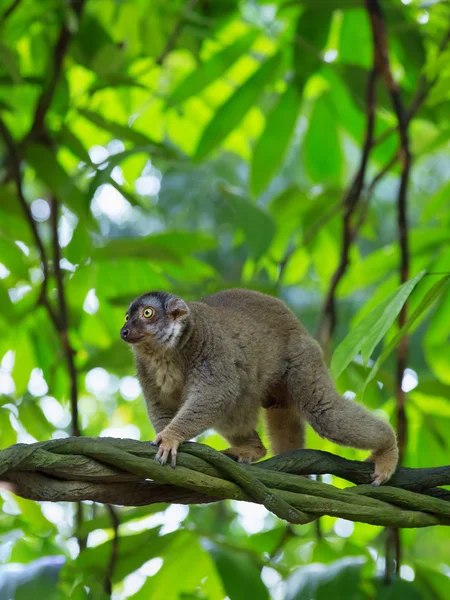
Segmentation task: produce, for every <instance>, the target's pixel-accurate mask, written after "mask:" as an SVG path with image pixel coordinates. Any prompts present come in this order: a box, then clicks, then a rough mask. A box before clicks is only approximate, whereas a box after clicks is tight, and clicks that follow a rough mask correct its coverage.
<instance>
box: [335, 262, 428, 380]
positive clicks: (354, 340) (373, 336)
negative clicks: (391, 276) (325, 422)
mask: <svg viewBox="0 0 450 600" xmlns="http://www.w3.org/2000/svg"><path fill="white" fill-rule="evenodd" d="M424 275H425V271H421V272H420V273H419V274H418V275H416V276H415V277H414V278H413V279H410V280H409V281H407V282H406V283H404V284H403V285H401V286H400V287H399V288H397V289H396V290H395V291H394V292H393V293H392V294H390V295H389V296H388V297H387V298H386V299H385V300H384V301H383V302H381V303H380V304H379V305H378V306H377V307H376V308H375V309H374V310H373V311H372V312H370V313H369V314H368V315H367V316H366V317H365V318H364V319H363V320H362V321H361V322H360V323H359V324H358V325H357V326H356V327H355V329H354V330H353V331H351V332H350V333H349V334H348V335H347V337H346V338H344V340H343V341H342V342H341V343H340V344H339V346H338V347H337V348H336V350H335V351H334V353H333V358H332V360H331V372H332V374H333V377H334V378H335V379H337V378H338V377H339V375H340V374H341V373H342V371H343V370H344V369H345V368H346V367H347V366H348V365H349V364H350V362H351V361H352V360H353V359H354V358H355V356H356V355H357V354H358V353H359V352H360V351H362V349H364V357H363V358H364V360H365V361H367V360H368V358H369V356H370V354H371V353H372V351H373V349H374V348H375V346H376V345H377V344H378V342H379V341H380V340H381V338H382V337H383V336H384V334H385V333H386V332H387V330H388V329H389V327H390V326H391V325H392V324H393V323H394V321H395V319H396V317H397V315H398V314H399V312H400V310H401V309H402V306H403V305H404V304H405V302H406V300H407V299H408V297H409V295H410V294H411V292H412V291H413V289H414V287H415V286H416V285H417V283H418V282H419V281H420V280H421V279H422V277H423V276H424Z"/></svg>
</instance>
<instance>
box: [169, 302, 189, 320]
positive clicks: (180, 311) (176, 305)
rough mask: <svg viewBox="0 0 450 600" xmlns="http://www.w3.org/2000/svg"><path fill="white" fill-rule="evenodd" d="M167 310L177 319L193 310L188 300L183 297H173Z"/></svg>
mask: <svg viewBox="0 0 450 600" xmlns="http://www.w3.org/2000/svg"><path fill="white" fill-rule="evenodd" d="M167 312H168V313H169V315H170V316H171V317H172V319H173V320H174V321H175V320H177V319H184V318H186V317H187V316H188V314H189V313H190V312H191V311H190V310H189V306H188V305H187V304H186V302H184V300H182V299H181V298H171V299H170V300H169V302H168V303H167Z"/></svg>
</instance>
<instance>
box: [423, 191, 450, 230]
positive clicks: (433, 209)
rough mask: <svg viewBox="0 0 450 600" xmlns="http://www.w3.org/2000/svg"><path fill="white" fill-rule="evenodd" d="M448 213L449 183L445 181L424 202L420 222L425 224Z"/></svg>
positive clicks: (449, 201)
mask: <svg viewBox="0 0 450 600" xmlns="http://www.w3.org/2000/svg"><path fill="white" fill-rule="evenodd" d="M449 211H450V181H447V182H446V183H444V185H442V186H441V187H440V188H438V189H437V190H436V191H435V192H434V194H432V195H431V196H430V197H429V198H427V199H426V200H425V203H424V207H423V211H422V215H421V218H420V220H421V222H422V223H426V222H427V221H431V220H432V219H436V218H437V217H439V215H442V214H444V213H446V214H447V215H448V213H449Z"/></svg>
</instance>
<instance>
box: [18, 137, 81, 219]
mask: <svg viewBox="0 0 450 600" xmlns="http://www.w3.org/2000/svg"><path fill="white" fill-rule="evenodd" d="M24 152H25V158H26V160H27V162H28V163H29V164H30V165H31V166H32V167H33V169H34V170H35V171H36V176H37V177H38V178H39V179H41V180H42V181H43V182H44V183H45V184H46V185H47V187H48V188H49V189H50V190H51V191H52V192H53V193H54V194H55V196H56V197H57V198H58V199H59V200H60V201H61V202H63V203H64V204H66V205H67V206H68V207H69V208H70V210H72V211H73V212H74V213H75V214H76V215H78V216H79V217H82V218H84V219H88V218H89V215H90V212H89V199H88V198H87V197H86V196H85V195H84V194H83V192H81V190H79V189H78V188H77V186H76V185H75V183H74V181H73V179H72V178H71V177H69V175H68V174H67V173H66V172H65V170H64V169H63V167H62V166H61V165H60V163H59V162H58V161H57V160H56V158H55V154H54V152H52V151H51V150H49V149H48V148H47V147H46V146H41V145H40V144H29V145H27V146H26V147H25V150H24ZM89 220H90V219H89Z"/></svg>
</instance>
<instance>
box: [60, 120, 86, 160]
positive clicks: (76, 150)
mask: <svg viewBox="0 0 450 600" xmlns="http://www.w3.org/2000/svg"><path fill="white" fill-rule="evenodd" d="M60 140H61V143H62V144H63V145H64V146H67V148H68V149H69V150H70V151H71V152H72V154H73V155H74V156H76V157H78V158H79V159H80V160H82V161H83V162H85V163H86V164H87V165H89V164H91V158H90V156H89V152H88V151H87V150H86V148H85V147H84V146H83V144H82V143H81V141H80V140H79V139H78V138H77V137H76V136H75V135H74V134H73V133H72V132H71V131H70V129H69V128H68V127H67V125H63V126H62V128H61V132H60Z"/></svg>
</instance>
